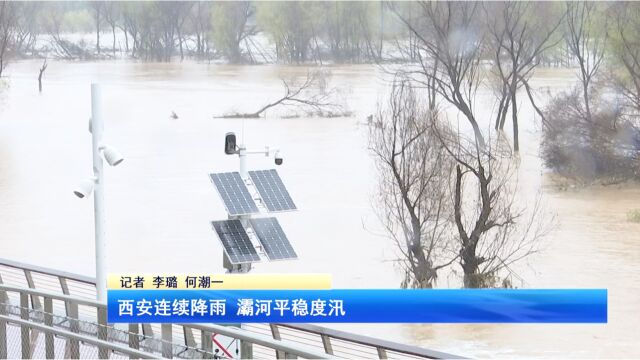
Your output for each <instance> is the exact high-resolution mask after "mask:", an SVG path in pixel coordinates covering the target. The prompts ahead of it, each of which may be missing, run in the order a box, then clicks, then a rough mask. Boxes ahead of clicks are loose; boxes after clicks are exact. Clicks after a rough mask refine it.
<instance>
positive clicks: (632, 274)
mask: <svg viewBox="0 0 640 360" xmlns="http://www.w3.org/2000/svg"><path fill="white" fill-rule="evenodd" d="M39 65H40V62H39V61H21V62H15V63H12V64H11V65H10V67H9V69H8V72H7V75H8V79H6V83H5V84H3V85H2V87H1V90H0V256H1V257H5V258H9V259H13V260H17V261H23V262H27V263H33V264H38V265H41V266H47V267H54V268H58V269H61V270H66V271H70V272H76V273H82V274H87V275H94V257H93V244H94V243H93V213H92V211H93V204H92V201H87V200H79V199H77V198H76V197H75V196H73V194H72V189H73V187H74V186H75V185H76V184H77V183H78V182H79V181H80V180H82V179H84V178H86V177H88V176H89V175H90V174H91V153H90V149H91V137H90V134H89V133H88V131H87V126H88V117H89V114H90V92H89V91H90V83H91V82H100V83H101V84H102V85H103V100H104V119H105V126H106V129H105V139H106V142H107V143H108V144H110V145H113V146H114V147H117V148H118V149H119V150H120V151H121V152H122V153H123V154H125V156H126V160H125V162H124V163H123V164H122V165H120V166H118V167H117V168H109V169H107V179H106V189H105V192H106V201H107V204H106V211H107V238H108V245H107V249H108V269H109V271H111V272H179V273H186V272H221V271H223V268H222V261H221V260H222V249H221V247H220V245H219V243H218V241H217V239H216V238H215V235H214V234H213V233H212V231H211V229H210V225H209V222H210V221H211V220H218V219H224V218H226V213H225V210H224V208H223V206H222V203H221V201H220V200H219V199H218V197H217V194H216V192H215V190H214V188H213V187H212V185H211V183H210V181H209V179H208V177H207V174H208V173H209V172H213V171H230V170H235V169H237V165H238V164H237V158H236V157H228V156H225V155H224V154H223V151H222V146H223V137H224V134H225V133H226V132H227V131H235V132H236V133H238V135H239V138H241V139H244V142H245V143H246V144H248V146H249V147H258V148H259V147H262V146H263V145H273V146H277V147H280V148H281V149H282V150H283V154H284V165H283V166H282V167H280V168H279V169H278V171H279V172H280V174H281V176H282V177H283V179H284V181H285V183H286V184H287V186H288V188H289V190H290V192H291V194H292V196H293V197H294V200H295V201H296V202H297V205H298V207H299V209H300V210H299V211H297V212H291V213H285V214H282V215H279V219H280V222H281V223H282V225H283V227H284V229H285V231H286V232H287V234H288V237H289V239H291V241H292V243H293V245H294V247H295V248H296V251H297V252H298V254H299V256H300V259H299V260H297V261H290V262H275V263H261V264H258V265H256V266H255V269H254V271H255V272H259V273H266V272H328V273H331V274H332V275H333V279H334V287H342V288H346V287H357V288H363V287H372V288H395V287H398V284H399V282H400V278H401V276H400V273H399V272H398V271H397V269H396V267H395V266H394V264H393V260H394V259H395V258H396V257H397V252H396V250H395V248H394V245H393V243H392V242H391V241H390V240H388V239H385V238H384V237H383V236H380V233H381V229H380V225H379V221H378V219H377V218H376V216H375V214H374V212H373V211H372V205H373V204H372V202H371V201H372V200H371V199H372V195H373V193H374V191H375V186H376V184H375V173H374V167H373V163H372V160H371V158H370V156H369V153H368V151H367V128H366V126H365V125H363V122H364V118H365V117H366V116H367V115H368V114H370V113H372V112H374V110H375V107H376V103H377V102H378V101H379V100H381V99H382V98H383V93H384V91H383V89H384V87H385V84H386V83H385V82H384V81H383V80H382V76H381V75H380V73H379V71H378V70H377V69H376V68H375V67H372V66H340V67H333V68H332V69H331V70H332V77H331V79H330V81H331V84H332V85H335V86H338V87H339V88H340V90H341V92H342V94H343V97H344V98H345V99H347V102H348V104H349V107H350V108H351V109H352V110H353V111H354V112H355V116H354V117H352V118H335V119H317V118H289V119H283V118H280V117H279V116H278V114H277V113H275V112H268V113H267V116H266V118H263V119H247V120H244V121H243V120H238V119H214V118H213V116H214V115H219V114H221V113H224V112H229V111H242V112H245V111H246V112H249V111H253V110H255V109H256V108H258V107H259V106H260V105H262V104H264V103H265V102H267V101H269V100H273V99H274V98H275V97H277V95H278V94H279V93H280V92H281V85H280V82H279V79H278V77H279V76H280V75H291V74H294V73H298V74H304V72H305V71H306V70H305V69H304V68H299V67H278V66H245V67H233V66H222V65H208V64H197V63H192V62H185V63H173V64H142V63H134V62H125V61H114V62H109V61H105V62H100V63H82V62H74V63H68V62H51V63H50V65H49V68H48V69H47V72H46V74H45V80H44V92H43V93H42V94H39V93H38V90H37V81H36V78H37V74H38V67H39ZM574 81H575V76H574V75H573V73H572V72H571V71H570V70H541V71H539V72H538V74H537V75H536V77H535V79H534V85H536V86H538V87H541V88H544V89H547V88H548V89H549V90H550V91H551V93H553V92H556V91H561V90H563V89H566V88H567V87H568V86H570V85H571V83H573V82H574ZM478 106H479V107H480V108H482V109H481V111H485V112H487V111H490V109H491V106H492V104H490V103H489V102H488V101H487V102H486V103H479V104H478ZM529 110H530V109H528V108H527V107H526V106H525V105H523V110H522V111H523V112H524V113H526V112H527V111H529ZM172 111H174V112H175V113H176V114H177V115H178V117H179V118H178V119H171V118H170V114H171V112H172ZM529 112H530V111H529ZM484 125H485V126H490V125H489V124H484ZM536 129H537V126H536V122H535V120H534V118H533V117H532V116H530V117H528V118H527V117H526V116H525V120H524V121H523V124H522V130H521V131H522V135H521V136H522V138H521V144H522V154H521V157H522V158H521V168H520V184H521V188H523V189H524V190H525V191H526V192H527V193H535V192H536V191H537V190H538V189H540V188H541V186H542V184H543V181H542V180H543V178H544V171H543V169H542V165H541V162H540V160H539V159H538V156H537V154H538V150H537V149H538V143H539V140H538V132H537V130H536ZM249 166H250V167H251V168H269V167H271V166H272V163H271V161H270V160H268V159H266V158H264V157H253V158H250V159H249ZM542 188H543V192H544V201H545V208H546V211H547V213H548V214H549V215H551V216H555V218H556V227H555V229H554V230H553V232H552V233H551V234H550V235H549V236H548V237H547V238H546V239H545V241H544V244H543V245H544V246H543V251H542V252H541V253H540V254H537V255H535V256H533V257H531V258H529V259H528V260H527V261H526V262H525V263H522V264H520V266H519V268H518V273H519V276H520V277H521V280H519V281H518V282H517V283H516V285H517V286H522V287H536V288H565V287H567V288H583V287H584V288H607V289H609V323H608V324H606V325H548V324H545V325H524V324H523V325H400V324H387V325H358V324H354V325H348V326H347V325H344V326H338V325H336V326H335V327H337V328H340V329H346V330H349V331H353V332H357V333H360V334H366V335H371V336H376V337H381V338H385V339H389V340H395V341H401V342H406V343H410V344H415V345H420V346H424V347H428V348H433V349H437V350H441V351H448V352H452V353H456V354H461V355H467V356H474V357H502V358H513V357H527V358H529V357H541V358H543V357H547V358H564V357H569V356H570V357H576V358H632V357H635V358H637V357H640V341H638V340H639V339H640V325H639V324H640V262H639V260H638V259H639V257H640V224H638V223H632V222H629V221H628V220H627V213H628V212H630V211H631V210H634V209H638V208H640V188H638V187H633V186H623V187H604V188H603V187H598V188H593V189H587V190H584V189H583V190H575V189H570V190H568V191H557V190H554V189H552V188H550V187H546V186H543V187H542ZM438 285H439V286H440V287H458V286H459V282H458V281H457V280H456V278H455V277H453V276H442V277H441V278H440V279H439V283H438Z"/></svg>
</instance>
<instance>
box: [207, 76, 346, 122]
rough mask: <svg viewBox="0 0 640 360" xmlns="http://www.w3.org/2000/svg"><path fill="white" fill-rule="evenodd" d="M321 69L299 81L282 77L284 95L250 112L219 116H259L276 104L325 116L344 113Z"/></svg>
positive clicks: (334, 91)
mask: <svg viewBox="0 0 640 360" xmlns="http://www.w3.org/2000/svg"><path fill="white" fill-rule="evenodd" d="M326 76H327V74H326V73H325V72H323V71H314V72H308V73H307V75H306V77H305V79H304V80H303V81H302V82H301V83H299V84H295V83H294V82H290V81H287V80H285V79H282V86H283V87H284V95H282V97H280V98H279V99H277V100H275V101H273V102H270V103H268V104H267V105H264V106H263V107H261V108H260V109H258V110H257V111H255V112H251V113H233V114H226V115H223V116H219V117H222V118H259V117H260V116H261V115H262V114H263V113H264V112H265V111H267V110H268V109H271V108H274V107H276V106H283V107H296V108H298V109H302V110H304V111H305V112H306V113H307V114H314V115H319V116H325V117H332V116H340V115H344V114H345V112H344V111H343V109H342V106H341V105H340V104H338V102H337V101H335V100H334V98H335V95H336V93H337V90H336V89H334V88H331V89H327V88H326V83H325V78H326Z"/></svg>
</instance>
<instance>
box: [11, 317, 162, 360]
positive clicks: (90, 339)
mask: <svg viewBox="0 0 640 360" xmlns="http://www.w3.org/2000/svg"><path fill="white" fill-rule="evenodd" d="M0 320H2V321H4V322H6V323H12V324H18V325H24V326H28V327H30V328H31V329H36V330H39V331H42V332H43V333H53V334H56V335H59V336H62V337H65V338H70V339H75V340H78V341H82V342H85V343H89V344H91V345H95V346H98V347H104V348H107V349H109V350H115V351H117V352H120V353H123V354H127V355H130V356H135V357H137V358H140V359H161V357H159V356H157V355H154V354H151V353H147V352H144V351H140V350H136V349H132V348H130V347H128V346H122V345H118V344H117V343H112V342H108V341H104V340H99V339H98V338H95V337H91V336H86V335H82V334H79V333H73V332H70V331H66V330H63V329H60V328H54V327H51V326H46V325H42V324H38V323H36V322H31V321H27V320H23V319H19V318H15V317H11V316H6V315H0Z"/></svg>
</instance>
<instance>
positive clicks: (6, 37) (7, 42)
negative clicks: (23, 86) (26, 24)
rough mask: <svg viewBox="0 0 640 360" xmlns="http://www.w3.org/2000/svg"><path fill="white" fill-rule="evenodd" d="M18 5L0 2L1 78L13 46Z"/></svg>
mask: <svg viewBox="0 0 640 360" xmlns="http://www.w3.org/2000/svg"><path fill="white" fill-rule="evenodd" d="M16 4H17V3H12V2H9V1H0V76H2V72H3V71H4V69H5V67H6V66H7V57H8V55H9V50H10V47H11V45H12V40H13V34H14V31H15V28H14V20H15V7H16Z"/></svg>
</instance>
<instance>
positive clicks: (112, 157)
mask: <svg viewBox="0 0 640 360" xmlns="http://www.w3.org/2000/svg"><path fill="white" fill-rule="evenodd" d="M100 150H102V155H103V156H104V159H105V160H106V161H107V163H108V164H109V165H111V166H116V165H118V164H120V163H121V162H123V161H124V156H122V154H120V153H119V152H118V150H116V149H114V148H112V147H110V146H107V145H105V146H102V147H101V148H100Z"/></svg>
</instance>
